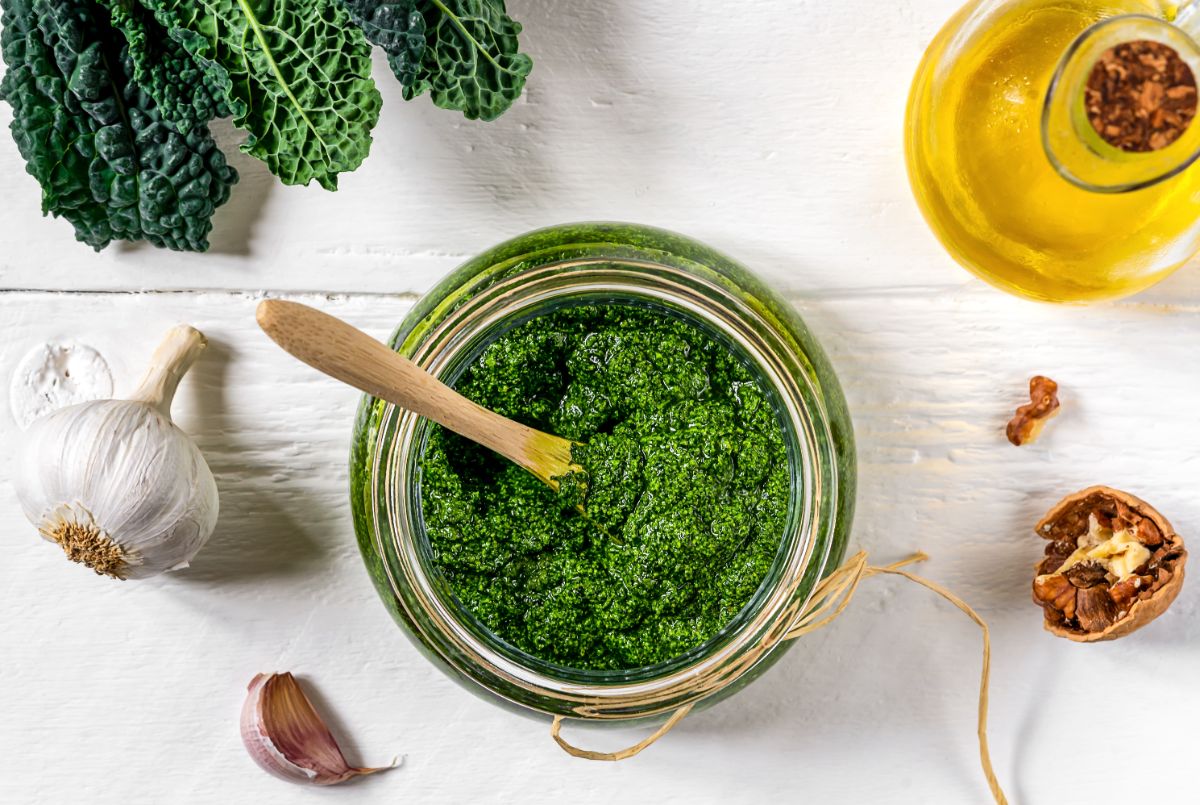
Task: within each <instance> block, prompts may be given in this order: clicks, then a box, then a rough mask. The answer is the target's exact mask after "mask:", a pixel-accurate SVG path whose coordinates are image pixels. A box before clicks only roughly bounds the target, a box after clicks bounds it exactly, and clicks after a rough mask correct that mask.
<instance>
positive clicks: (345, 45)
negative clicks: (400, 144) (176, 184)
mask: <svg viewBox="0 0 1200 805" xmlns="http://www.w3.org/2000/svg"><path fill="white" fill-rule="evenodd" d="M140 2H141V4H142V6H144V7H145V8H146V9H148V10H150V11H152V12H154V18H155V20H157V21H158V23H159V24H160V25H162V26H163V28H165V29H166V30H167V31H168V32H169V33H170V36H171V38H172V39H174V40H175V41H177V42H179V43H180V44H181V45H183V46H184V48H186V49H187V51H188V53H189V54H191V56H192V57H193V58H194V59H195V60H196V62H197V63H198V64H200V65H201V66H203V67H204V69H205V71H206V72H207V74H208V76H209V80H210V81H212V82H213V86H219V87H222V88H223V91H224V93H225V97H226V98H227V99H228V101H229V106H230V108H231V109H232V111H233V122H234V125H236V126H237V127H238V128H241V129H243V130H245V132H246V134H247V138H246V142H245V144H244V145H243V146H242V150H243V151H245V152H246V153H248V154H250V155H251V156H253V157H255V158H257V159H260V160H262V161H263V162H264V163H265V164H266V166H267V168H268V169H270V171H271V172H272V173H274V174H275V175H276V176H278V177H279V178H280V180H281V181H282V182H283V183H284V184H290V185H296V184H298V185H306V184H308V183H309V182H312V181H316V182H317V183H318V184H320V185H321V186H322V187H324V188H325V189H326V190H336V189H337V183H338V175H339V174H341V173H345V172H348V171H352V170H355V169H356V168H358V166H359V165H361V164H362V161H363V160H364V159H366V158H367V153H368V152H369V151H370V149H371V130H372V129H373V128H374V127H375V123H376V121H377V120H378V119H379V108H380V105H381V103H382V101H381V99H380V97H379V92H378V90H376V89H375V82H374V81H373V80H372V78H371V45H370V43H369V42H367V40H366V37H365V36H364V35H363V33H362V31H360V30H359V29H358V28H357V27H356V26H354V25H353V24H352V23H351V22H350V17H349V15H348V14H347V12H346V10H345V9H344V8H343V7H342V6H341V5H340V3H339V1H338V0H289V2H273V1H271V0H201V2H194V1H193V0H140Z"/></svg>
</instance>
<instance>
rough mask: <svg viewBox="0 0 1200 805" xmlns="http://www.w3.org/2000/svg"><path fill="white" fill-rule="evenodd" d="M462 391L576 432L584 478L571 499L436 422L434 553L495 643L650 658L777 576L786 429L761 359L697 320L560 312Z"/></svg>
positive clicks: (713, 630) (541, 651) (425, 465)
mask: <svg viewBox="0 0 1200 805" xmlns="http://www.w3.org/2000/svg"><path fill="white" fill-rule="evenodd" d="M456 386H457V388H458V389H459V391H461V392H462V393H463V394H465V395H466V396H467V397H469V398H470V399H472V400H475V401H476V402H478V403H480V404H481V405H483V406H485V407H487V408H491V409H493V410H495V411H497V412H498V413H500V414H502V415H504V416H507V417H510V418H513V419H516V420H518V421H521V422H524V423H526V424H528V425H530V426H532V427H535V428H538V429H541V430H545V431H548V432H551V433H555V434H558V435H561V436H564V437H567V438H570V439H572V440H575V441H578V442H580V443H581V444H582V446H580V447H577V448H576V450H575V459H576V461H577V462H578V463H579V464H580V465H581V466H582V467H583V468H584V470H585V471H586V478H585V479H581V478H578V477H576V478H570V479H566V480H567V481H568V483H564V485H563V487H564V491H563V493H561V494H559V493H555V492H554V491H552V490H551V489H550V488H549V487H547V486H545V485H544V484H542V483H541V482H539V481H538V480H536V479H535V478H534V477H533V476H532V475H529V474H528V473H526V472H525V471H524V470H521V469H520V468H518V467H517V466H515V465H513V464H511V463H509V462H508V461H506V460H505V459H503V458H501V457H499V456H497V455H496V454H494V453H491V452H490V451H488V450H486V449H484V448H481V447H479V446H477V445H475V444H473V443H471V442H468V441H466V440H464V439H462V438H461V437H459V436H457V435H455V434H452V433H450V432H448V431H445V430H443V429H441V428H439V427H433V428H432V429H431V431H430V435H429V441H428V444H427V446H426V450H425V453H424V456H423V458H422V460H421V473H422V475H421V507H422V513H423V517H424V522H425V527H426V532H427V534H428V538H429V542H430V546H431V548H432V554H433V557H434V561H435V563H436V564H437V566H438V567H439V568H440V571H441V573H442V574H443V576H444V577H445V579H446V581H447V583H448V584H449V587H450V589H451V590H452V591H453V593H454V594H455V596H456V597H457V598H458V599H459V600H460V601H461V603H462V604H463V605H464V607H465V608H466V609H467V610H469V611H470V612H472V613H473V614H474V615H475V616H476V617H477V618H478V619H479V620H480V621H481V622H482V623H483V625H484V626H486V627H487V628H488V629H489V630H490V631H492V632H493V633H494V634H496V635H497V636H499V637H500V638H501V639H503V640H505V641H506V642H508V643H510V644H511V645H513V646H515V647H517V648H519V649H521V650H523V651H525V652H527V653H529V654H531V655H533V656H535V657H538V658H540V659H542V660H545V661H548V662H551V663H554V664H557V665H562V666H566V667H570V668H580V669H594V670H601V669H630V668H640V667H645V666H649V665H655V664H658V663H661V662H665V661H667V660H670V659H672V658H674V657H677V656H679V655H681V654H683V653H685V652H687V651H689V650H690V649H693V648H695V647H697V646H699V645H701V644H703V643H704V642H706V641H707V640H709V639H710V638H712V637H714V636H715V635H716V634H717V633H718V632H719V631H720V630H721V629H722V628H723V627H724V626H726V625H727V624H729V623H730V622H731V621H733V620H734V618H735V616H736V615H737V614H738V612H739V611H741V609H742V608H743V607H744V606H745V605H746V604H747V603H748V602H749V601H750V599H751V598H752V597H753V595H754V593H755V591H756V590H757V589H758V588H759V586H760V585H761V584H762V582H763V580H764V578H766V576H767V573H768V571H769V570H770V567H771V565H772V563H773V562H774V560H775V557H776V554H777V552H778V548H779V544H780V540H781V538H782V535H783V532H784V530H785V527H786V522H787V517H788V504H789V497H790V482H791V478H790V470H789V464H788V457H787V447H786V444H785V437H784V432H783V429H782V426H781V423H780V420H779V418H778V416H777V414H776V412H775V409H774V408H773V406H772V405H771V402H770V401H769V399H768V398H767V395H766V392H765V391H764V389H763V386H762V385H761V384H760V382H759V381H758V380H757V378H756V376H755V373H754V371H753V370H752V369H751V368H750V367H749V366H747V365H746V364H745V363H744V362H743V361H742V360H741V359H740V358H739V357H738V356H737V355H735V353H733V352H732V351H731V350H730V349H729V347H727V346H726V345H724V344H723V343H721V342H719V341H717V340H716V339H714V338H713V337H712V336H711V335H709V334H708V333H707V332H706V331H704V330H701V329H700V328H699V327H698V326H696V325H695V324H692V323H690V322H688V321H684V320H682V319H680V318H677V317H675V316H671V315H667V314H665V313H664V312H663V311H661V310H657V309H649V308H644V307H636V306H632V305H628V304H602V305H598V304H589V305H585V306H577V307H570V308H565V309H561V310H558V311H555V312H552V313H549V314H546V315H542V316H539V317H537V318H534V319H532V320H530V321H528V322H526V323H524V324H522V325H520V326H518V327H516V328H515V329H513V330H510V331H509V332H507V333H506V334H504V335H502V336H501V337H500V338H499V339H497V340H496V341H494V342H492V343H491V344H489V345H488V346H487V347H486V348H485V349H484V351H483V352H482V354H481V355H480V356H479V358H478V359H477V360H476V361H475V362H474V363H472V364H471V365H470V366H469V367H468V368H467V370H466V371H465V373H464V374H463V376H462V377H461V378H460V379H459V381H458V383H457V384H456ZM581 481H583V482H585V484H586V485H585V486H584V484H583V483H581ZM583 488H585V489H586V491H585V492H584V493H583V502H584V508H585V510H586V515H582V514H580V512H579V511H578V510H577V509H576V507H575V505H574V504H575V502H576V501H577V500H578V496H579V493H580V490H581V489H583Z"/></svg>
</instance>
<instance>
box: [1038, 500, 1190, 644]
mask: <svg viewBox="0 0 1200 805" xmlns="http://www.w3.org/2000/svg"><path fill="white" fill-rule="evenodd" d="M1036 531H1037V533H1038V536H1040V537H1042V538H1043V539H1046V540H1048V541H1049V543H1048V544H1047V545H1046V555H1045V557H1044V558H1043V559H1042V561H1041V562H1039V563H1038V565H1037V569H1036V574H1037V575H1036V576H1035V578H1034V580H1033V600H1034V602H1036V603H1037V604H1039V605H1040V606H1041V607H1042V610H1043V611H1044V612H1045V625H1046V630H1047V631H1049V632H1052V633H1053V634H1056V635H1058V636H1059V637H1065V638H1068V639H1069V640H1075V641H1078V642H1081V643H1091V642H1096V641H1100V640H1115V639H1116V638H1118V637H1124V636H1125V635H1127V634H1129V633H1131V632H1134V631H1136V630H1138V629H1140V628H1141V627H1143V626H1145V625H1146V624H1147V623H1149V622H1150V621H1152V620H1154V619H1155V618H1157V617H1158V616H1159V615H1161V614H1162V613H1164V612H1166V611H1167V607H1169V606H1170V605H1171V602H1172V601H1174V600H1175V596H1176V595H1178V594H1179V590H1180V588H1181V587H1182V586H1183V568H1184V565H1185V564H1186V563H1187V551H1186V550H1185V549H1184V547H1183V539H1182V538H1181V537H1180V536H1179V535H1178V534H1176V533H1175V529H1174V528H1172V527H1171V523H1170V522H1168V521H1167V519H1166V518H1165V517H1163V516H1162V515H1161V514H1159V513H1158V512H1157V511H1155V509H1154V508H1153V507H1152V506H1150V505H1149V504H1148V503H1146V502H1145V501H1143V500H1141V499H1139V498H1136V497H1134V496H1133V495H1130V494H1128V493H1126V492H1121V491H1119V490H1116V489H1111V488H1109V487H1106V486H1094V487H1092V488H1090V489H1085V490H1083V491H1082V492H1077V493H1076V494H1074V495H1069V496H1068V497H1066V498H1064V499H1063V500H1062V501H1061V502H1059V504H1058V505H1057V506H1055V507H1054V508H1053V509H1051V510H1050V512H1049V513H1048V514H1047V515H1046V516H1045V517H1043V518H1042V520H1041V522H1039V523H1038V524H1037V526H1036Z"/></svg>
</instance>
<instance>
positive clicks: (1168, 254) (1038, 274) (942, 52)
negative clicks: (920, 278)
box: [906, 0, 1200, 302]
mask: <svg viewBox="0 0 1200 805" xmlns="http://www.w3.org/2000/svg"><path fill="white" fill-rule="evenodd" d="M1123 14H1146V15H1152V16H1156V17H1159V18H1165V17H1166V16H1167V15H1168V14H1169V9H1166V8H1165V4H1162V3H1158V2H1147V1H1146V0H1126V1H1125V2H1118V1H1115V0H1099V1H1097V2H1087V0H1015V2H1006V3H994V2H993V3H986V2H976V3H973V4H971V5H968V6H967V7H965V8H964V9H963V10H962V11H960V12H959V14H958V15H957V16H956V17H955V18H953V19H952V20H951V21H950V22H949V23H948V24H947V25H946V27H945V28H944V29H943V30H942V32H941V33H940V34H939V35H938V37H937V38H936V39H935V40H934V42H933V43H932V44H931V45H930V47H929V50H928V52H927V53H926V54H925V58H924V60H923V61H922V64H921V66H920V68H919V70H918V72H917V77H916V79H915V81H914V84H913V89H912V94H911V97H910V99H909V108H908V121H907V126H906V151H907V158H908V168H909V176H910V179H911V182H912V185H913V190H914V193H915V195H916V198H917V202H918V204H919V205H920V207H921V210H922V212H923V213H924V215H925V217H926V219H927V220H928V222H929V224H930V226H931V227H932V229H933V231H934V232H935V233H936V234H937V236H938V238H939V239H940V240H941V241H942V243H943V244H944V246H945V247H946V248H947V250H948V251H949V252H950V253H951V254H952V255H953V256H954V258H955V259H957V260H958V261H959V262H960V263H962V264H963V265H964V266H966V267H967V268H968V269H970V270H971V271H973V272H974V273H976V274H977V275H979V276H980V277H982V278H983V279H985V280H987V281H988V282H991V283H992V284H994V285H997V286H999V287H1001V288H1003V289H1005V290H1008V291H1011V292H1014V293H1017V294H1021V295H1024V296H1028V297H1032V298H1036V299H1042V300H1048V301H1060V302H1066V301H1088V300H1096V299H1105V298H1114V297H1119V296H1124V295H1127V294H1131V293H1135V292H1137V291H1139V290H1142V289H1143V288H1146V287H1148V286H1149V285H1152V284H1153V283H1155V282H1157V281H1159V280H1161V279H1162V278H1163V277H1165V276H1166V275H1167V274H1169V273H1171V272H1172V271H1173V270H1175V269H1176V268H1178V267H1179V266H1180V265H1181V264H1182V263H1184V262H1186V261H1187V260H1188V259H1189V258H1190V257H1191V255H1192V254H1193V253H1194V252H1195V251H1196V249H1197V247H1198V246H1200V223H1198V222H1200V170H1197V169H1193V170H1184V171H1182V172H1180V173H1179V174H1178V175H1176V176H1174V177H1173V178H1169V179H1164V180H1162V181H1158V182H1156V183H1154V184H1152V186H1149V187H1146V188H1144V189H1140V190H1134V191H1130V192H1097V191H1095V190H1094V189H1090V188H1085V187H1081V186H1079V185H1078V183H1072V182H1071V181H1068V179H1066V178H1064V176H1063V175H1061V174H1060V172H1059V170H1057V169H1056V167H1055V166H1054V165H1053V164H1052V163H1051V161H1050V159H1049V157H1048V156H1047V153H1046V150H1045V148H1044V146H1043V132H1042V126H1043V109H1044V107H1045V106H1046V104H1047V103H1048V101H1047V93H1048V91H1049V89H1050V85H1051V81H1052V78H1053V77H1054V74H1055V70H1056V69H1057V67H1058V65H1059V63H1060V61H1062V59H1063V56H1064V53H1066V51H1067V50H1068V48H1069V47H1070V46H1071V45H1072V43H1073V42H1074V41H1075V40H1076V38H1077V37H1079V35H1080V34H1081V33H1083V32H1084V31H1085V29H1087V28H1088V27H1089V26H1091V25H1092V24H1093V23H1096V22H1098V21H1100V20H1104V19H1108V18H1111V17H1114V16H1116V15H1123ZM1072 101H1073V99H1071V98H1062V99H1057V100H1056V99H1054V98H1051V99H1050V101H1049V102H1050V103H1058V102H1061V103H1070V102H1072ZM1116 170H1118V167H1117V162H1114V172H1115V171H1116Z"/></svg>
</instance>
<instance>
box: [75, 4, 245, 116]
mask: <svg viewBox="0 0 1200 805" xmlns="http://www.w3.org/2000/svg"><path fill="white" fill-rule="evenodd" d="M96 2H97V3H99V4H100V5H101V6H103V7H104V8H105V9H107V10H108V12H109V14H110V17H111V20H112V25H113V27H114V28H116V29H117V30H118V31H120V32H121V33H122V34H124V35H125V41H126V42H128V43H129V55H130V57H131V58H132V59H133V78H134V80H135V81H137V82H138V84H139V85H141V86H142V87H143V88H145V90H146V92H148V93H149V94H150V96H151V97H152V98H154V102H155V103H156V104H158V108H159V111H160V112H161V113H162V116H163V117H164V118H165V119H167V120H169V121H171V122H173V123H175V124H176V125H177V126H178V128H179V131H180V132H181V133H185V134H186V133H187V132H188V131H189V130H191V129H192V128H194V127H195V126H205V125H208V123H209V121H211V120H213V119H214V118H219V117H229V115H230V114H232V112H231V110H230V108H229V102H228V100H227V99H226V92H225V89H224V87H222V86H220V82H218V81H215V80H213V78H212V77H211V76H210V75H209V72H208V71H207V70H204V69H202V68H201V67H200V66H199V65H198V64H196V62H195V61H194V60H193V59H192V57H191V55H190V54H189V53H188V52H187V50H185V49H184V47H183V45H181V44H179V43H178V42H176V41H175V40H173V39H171V37H170V36H169V35H168V33H167V31H166V30H165V29H164V28H163V27H162V26H161V25H159V24H158V22H156V21H155V19H154V15H153V14H151V13H150V12H149V11H147V10H146V9H145V8H143V7H142V6H141V5H140V4H139V3H138V2H137V0H96Z"/></svg>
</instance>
